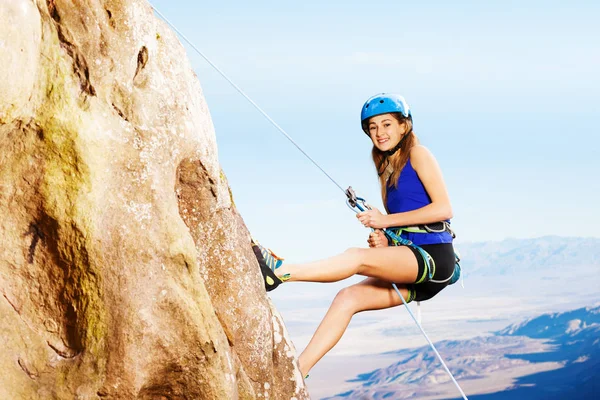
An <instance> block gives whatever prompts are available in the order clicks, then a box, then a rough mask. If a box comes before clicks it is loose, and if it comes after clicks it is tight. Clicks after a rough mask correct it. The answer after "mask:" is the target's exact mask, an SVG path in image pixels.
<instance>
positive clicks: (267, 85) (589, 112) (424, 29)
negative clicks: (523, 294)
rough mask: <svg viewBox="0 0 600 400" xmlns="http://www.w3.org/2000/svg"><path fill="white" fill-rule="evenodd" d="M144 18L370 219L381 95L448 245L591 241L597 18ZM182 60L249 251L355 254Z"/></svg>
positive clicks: (592, 7) (299, 182)
mask: <svg viewBox="0 0 600 400" xmlns="http://www.w3.org/2000/svg"><path fill="white" fill-rule="evenodd" d="M152 4H154V5H155V6H156V7H157V8H158V9H159V10H160V11H161V13H163V14H165V15H166V16H167V18H169V19H170V20H171V22H173V23H174V24H175V25H176V26H177V27H178V28H179V29H180V30H181V31H182V32H183V33H184V34H185V35H186V36H187V37H188V38H189V39H191V40H192V41H193V42H194V43H195V45H196V46H197V47H198V48H200V49H201V50H202V51H203V52H204V53H205V54H206V55H207V56H208V57H209V58H211V60H212V61H213V62H214V63H215V64H217V65H218V66H219V67H220V68H221V69H222V70H223V71H224V72H225V73H226V74H227V75H229V77H230V78H231V79H232V80H233V81H234V82H235V83H236V84H237V85H238V86H240V87H241V88H242V89H243V90H244V91H246V93H248V95H250V97H252V98H253V99H254V100H255V101H256V102H257V103H258V104H259V105H260V106H261V107H262V108H263V109H264V110H265V111H266V112H267V113H269V115H270V116H271V117H272V118H273V119H274V120H275V121H277V123H278V124H279V125H281V126H282V127H283V128H284V129H285V130H286V131H287V132H288V133H289V134H290V135H291V136H292V137H293V138H294V140H295V141H296V142H297V143H298V144H299V145H300V146H301V147H302V148H303V149H304V150H305V151H306V152H307V153H309V154H310V155H311V157H313V158H314V159H315V160H317V162H319V164H320V165H321V166H322V167H323V168H324V169H325V170H326V171H327V172H328V173H329V174H330V175H332V177H333V178H334V179H335V180H336V181H338V182H339V184H340V185H341V186H342V187H344V188H345V187H347V186H349V185H352V186H353V187H354V188H355V189H356V190H357V191H358V193H359V194H360V195H362V196H363V197H365V198H367V200H368V201H369V202H370V203H371V204H373V205H375V206H377V207H380V206H381V201H380V199H379V189H378V184H377V180H376V174H375V172H374V168H373V166H372V162H371V161H370V149H371V144H370V142H369V140H368V139H367V137H366V136H365V135H364V134H363V133H362V131H361V129H360V124H359V116H360V107H361V106H362V104H363V102H364V101H365V100H366V99H367V98H368V97H369V96H371V95H373V94H375V93H378V92H398V93H401V94H403V95H404V96H405V97H406V99H407V101H408V103H409V104H410V106H411V107H412V110H413V117H414V121H415V131H416V133H417V135H418V136H419V137H420V139H421V142H422V143H423V144H424V145H425V146H427V147H429V148H430V149H431V151H432V152H433V153H434V155H435V156H436V158H437V159H438V161H439V163H440V165H441V167H442V170H443V173H444V177H445V179H446V183H447V185H448V189H449V192H450V196H451V200H452V204H453V208H454V214H455V217H454V219H453V226H454V227H455V229H456V230H457V233H458V235H459V238H458V241H459V242H460V241H469V242H471V241H484V240H500V239H503V238H507V237H523V238H525V237H537V236H542V235H548V234H554V235H568V236H596V237H597V236H599V234H598V232H597V230H596V227H597V226H600V212H598V210H597V203H598V198H599V195H600V184H599V183H598V182H599V181H600V180H599V179H598V176H597V175H598V173H599V172H600V158H599V157H598V147H599V145H600V139H599V138H598V136H599V134H600V129H599V128H598V119H599V117H600V100H599V96H600V78H599V77H598V71H600V49H599V45H598V43H600V28H599V27H598V24H597V21H598V20H599V19H600V5H598V3H597V2H592V1H587V2H584V1H572V2H570V3H569V4H567V3H565V2H557V1H519V2H517V1H512V2H511V1H502V2H500V1H492V2H464V1H463V2H460V1H458V2H457V1H453V2H442V1H426V2H404V1H380V2H378V3H377V5H376V6H370V5H368V4H367V3H366V2H362V1H361V2H359V1H343V2H342V1H328V2H320V1H303V2H275V1H272V2H271V1H254V2H241V1H221V2H211V3H204V2H192V1H173V0H171V1H166V0H154V1H152ZM186 48H187V49H188V56H189V58H190V61H191V63H192V66H193V68H194V70H195V71H196V72H197V75H198V77H199V79H200V82H201V84H202V87H203V90H204V95H205V97H206V99H207V102H208V105H209V108H210V111H211V115H212V118H213V121H214V124H215V129H216V136H217V143H218V146H219V158H220V162H221V165H222V167H223V169H224V170H225V173H226V175H227V177H228V179H229V183H230V186H231V188H232V191H233V194H234V199H235V201H236V205H237V207H238V209H239V210H240V212H241V214H242V217H243V218H244V220H245V222H246V224H247V225H248V227H249V228H250V230H251V231H252V232H253V234H254V235H255V236H256V237H257V238H258V239H259V240H260V241H261V242H263V243H265V244H267V245H268V246H269V247H272V248H273V249H275V250H276V251H277V250H279V251H278V252H280V253H283V254H284V255H286V254H287V256H288V259H290V260H294V261H300V260H308V259H312V258H315V257H317V256H326V255H331V254H332V253H333V252H336V251H340V250H343V249H344V248H346V247H348V246H355V245H364V244H365V243H366V242H365V239H366V236H367V235H368V231H367V230H365V229H364V228H362V226H361V225H360V224H358V222H356V220H355V218H354V215H353V213H352V212H351V211H349V210H348V209H347V208H346V206H345V203H344V196H343V194H342V193H341V191H340V190H339V189H338V188H337V187H336V186H335V185H333V184H332V183H331V182H330V181H329V180H328V179H327V178H326V177H325V176H324V175H322V174H321V172H320V171H319V170H317V169H316V167H314V166H313V165H312V164H311V163H310V162H309V161H308V160H307V159H306V158H304V156H303V155H302V154H301V153H300V152H299V151H298V150H297V149H296V148H295V147H294V146H293V145H292V144H291V143H289V142H288V141H287V139H285V138H284V137H283V136H282V135H281V134H280V133H279V132H278V131H277V130H276V129H275V128H274V127H272V126H271V125H270V124H269V123H268V122H267V121H266V119H264V117H262V116H261V115H260V114H258V112H256V111H255V110H254V108H252V106H251V105H250V104H248V103H247V102H246V100H245V99H244V98H242V97H241V96H240V95H239V94H237V92H236V91H235V90H234V89H233V88H232V87H231V86H229V84H228V83H227V82H226V81H225V80H224V79H223V78H221V77H220V76H219V75H218V74H217V73H216V72H215V71H214V70H212V69H211V67H210V66H209V65H208V64H207V63H206V62H205V61H204V60H202V59H201V57H200V56H198V55H197V54H196V53H194V52H193V50H192V49H191V48H190V47H189V46H187V45H186ZM308 249H310V250H308Z"/></svg>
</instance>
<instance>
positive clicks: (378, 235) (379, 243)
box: [367, 229, 388, 247]
mask: <svg viewBox="0 0 600 400" xmlns="http://www.w3.org/2000/svg"><path fill="white" fill-rule="evenodd" d="M367 243H369V247H387V246H388V241H387V236H385V233H383V231H382V230H381V229H375V230H374V231H373V232H371V233H370V234H369V239H367Z"/></svg>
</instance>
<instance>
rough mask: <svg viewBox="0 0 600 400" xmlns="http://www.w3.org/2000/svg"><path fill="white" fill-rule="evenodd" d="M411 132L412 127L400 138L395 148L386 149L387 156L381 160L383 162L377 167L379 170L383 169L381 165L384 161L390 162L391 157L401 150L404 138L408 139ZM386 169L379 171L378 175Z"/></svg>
mask: <svg viewBox="0 0 600 400" xmlns="http://www.w3.org/2000/svg"><path fill="white" fill-rule="evenodd" d="M411 132H412V129H411V130H410V131H408V132H406V133H405V134H404V136H402V139H400V141H399V142H398V144H397V145H395V146H394V148H393V149H390V150H387V151H384V153H385V158H383V160H381V163H380V164H379V167H378V168H377V169H378V170H380V169H381V166H382V165H383V163H384V162H386V161H387V163H388V164H389V163H390V160H389V157H391V156H393V155H394V154H396V152H397V151H398V150H400V147H402V143H404V139H406V138H407V137H408V135H410V133H411ZM386 167H387V164H386ZM384 171H385V170H384ZM384 171H381V172H380V173H378V175H379V176H381V175H382V174H383V172H384Z"/></svg>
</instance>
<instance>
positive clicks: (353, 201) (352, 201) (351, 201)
mask: <svg viewBox="0 0 600 400" xmlns="http://www.w3.org/2000/svg"><path fill="white" fill-rule="evenodd" d="M150 6H151V7H152V9H154V11H155V12H156V13H157V14H158V15H159V16H160V17H161V18H162V19H163V20H164V21H165V22H166V23H167V24H168V25H169V26H170V27H171V28H173V30H175V32H177V33H178V34H179V36H181V37H182V38H183V40H185V41H186V42H187V43H188V44H189V45H190V46H192V48H193V49H194V50H195V51H196V52H197V53H198V54H199V55H200V56H201V57H202V58H203V59H204V60H206V62H207V63H208V64H209V65H210V66H211V67H213V68H214V69H215V70H216V71H217V72H218V73H219V74H220V75H221V76H222V77H223V78H224V79H225V80H226V81H227V82H229V84H230V85H231V86H233V88H234V89H235V90H237V91H238V92H239V93H240V94H241V95H242V96H243V97H244V98H245V99H246V100H248V101H249V102H250V104H252V105H253V106H254V107H255V108H256V109H257V110H258V112H260V113H261V114H262V115H263V116H264V117H265V118H266V119H267V120H268V121H269V122H270V123H271V124H272V125H273V126H274V127H275V128H277V130H278V131H280V132H281V133H282V134H283V135H284V136H285V137H286V138H287V139H288V140H289V141H290V142H292V144H293V145H294V146H296V148H297V149H298V150H300V152H301V153H302V154H304V155H305V156H306V158H308V159H309V160H310V161H311V162H312V163H313V164H314V165H315V166H316V167H317V168H319V170H321V172H323V174H325V176H327V178H329V180H331V182H333V184H335V185H336V186H337V187H338V188H339V189H340V190H341V191H342V192H343V193H344V195H345V196H346V197H347V198H348V200H347V204H348V205H349V206H350V208H351V209H352V210H353V211H355V212H358V211H356V210H355V209H354V208H353V207H357V208H358V209H359V210H360V211H365V208H369V209H370V207H369V206H368V204H367V203H366V201H365V200H364V199H362V198H360V197H356V196H355V195H354V192H353V191H352V187H349V188H348V189H347V190H344V189H343V188H342V186H340V185H339V184H338V183H337V182H336V181H335V180H334V179H333V178H332V177H331V176H330V175H329V174H328V173H327V172H326V171H325V170H324V169H323V168H321V166H320V165H319V164H318V163H317V162H316V161H315V160H313V159H312V158H311V157H310V156H309V155H308V154H307V153H306V152H305V151H304V150H302V148H301V147H300V146H299V145H298V144H297V143H296V142H295V141H294V140H293V139H292V138H291V137H290V135H288V134H287V132H286V131H285V130H283V128H281V127H280V126H279V125H278V124H277V123H276V122H275V121H274V120H273V119H272V118H271V117H269V115H268V114H267V113H266V112H264V111H263V109H262V108H260V107H259V106H258V104H256V103H255V102H254V101H253V100H252V99H251V98H250V97H249V96H248V95H247V94H246V93H245V92H244V91H243V90H242V89H240V88H239V87H238V86H237V85H236V84H235V83H234V82H233V81H232V80H231V79H229V77H227V75H225V73H223V72H222V71H221V70H220V69H219V68H218V67H217V66H216V65H215V64H214V63H213V62H212V61H211V60H210V59H209V58H208V57H207V56H205V55H204V53H202V52H201V51H200V50H199V49H198V48H197V47H196V46H195V45H194V44H193V43H192V42H191V41H190V40H189V39H188V38H187V37H186V36H185V35H184V34H183V33H182V32H181V31H180V30H179V29H177V27H176V26H175V25H174V24H172V23H171V21H169V20H168V19H167V17H165V16H164V15H163V14H162V13H161V12H160V11H159V10H157V9H156V7H154V5H153V4H152V3H150ZM359 203H362V204H363V205H364V206H365V208H363V207H362V206H361V205H360V204H359ZM390 233H391V232H386V234H390ZM391 234H392V235H393V233H391ZM401 240H403V239H401ZM392 286H393V287H394V289H395V290H396V293H397V294H398V296H399V297H400V299H402V303H404V306H405V307H404V308H406V309H407V310H408V313H409V314H410V316H411V317H412V319H413V320H414V321H415V323H416V324H417V326H418V327H419V329H420V330H421V333H423V336H425V339H426V340H427V342H428V343H429V345H430V346H431V348H432V349H433V351H434V353H435V355H436V356H437V357H438V359H439V360H440V362H441V364H442V366H443V367H444V369H445V370H446V372H447V373H448V375H449V376H450V378H451V379H452V382H454V384H455V385H456V387H457V389H458V391H459V392H460V394H461V395H462V397H463V399H465V400H468V399H467V396H466V395H465V393H464V392H463V390H462V389H461V387H460V385H459V384H458V382H457V381H456V379H454V376H453V375H452V372H450V370H449V369H448V367H447V366H446V363H445V362H444V360H443V359H442V356H441V355H440V353H438V351H437V349H436V348H435V346H434V345H433V342H432V341H431V340H430V339H429V337H428V336H427V334H426V333H425V330H424V329H423V327H422V326H421V324H420V323H419V321H417V319H416V318H415V316H414V314H413V313H412V311H411V310H410V308H409V307H408V303H406V300H405V299H404V296H402V293H400V290H398V287H397V286H396V284H395V283H392Z"/></svg>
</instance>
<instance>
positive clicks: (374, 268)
mask: <svg viewBox="0 0 600 400" xmlns="http://www.w3.org/2000/svg"><path fill="white" fill-rule="evenodd" d="M417 272H418V264H417V259H416V257H415V255H414V253H413V252H412V250H410V249H409V248H408V247H406V246H390V247H378V248H351V249H348V250H346V251H345V252H343V253H341V254H338V255H337V256H333V257H330V258H327V259H324V260H319V261H314V262H310V263H305V264H286V263H283V265H282V266H281V267H280V268H278V269H276V270H275V273H276V274H277V275H278V276H282V275H284V274H288V273H289V274H290V279H289V281H288V282H292V281H305V282H336V281H340V280H342V279H346V278H348V277H350V276H352V275H355V274H358V275H364V276H370V277H373V278H379V279H383V280H386V281H389V282H403V283H412V282H414V281H415V280H416V279H417Z"/></svg>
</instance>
